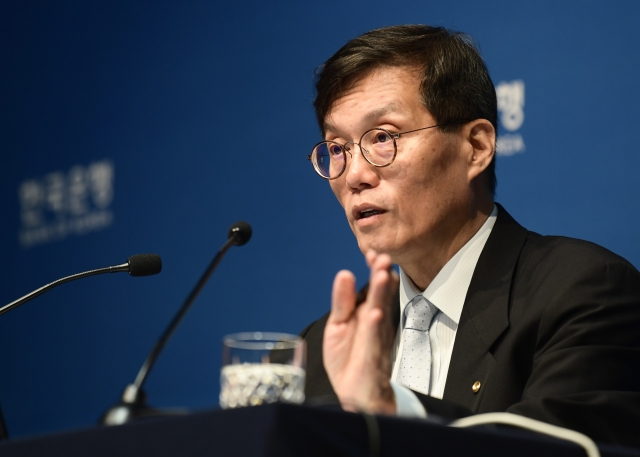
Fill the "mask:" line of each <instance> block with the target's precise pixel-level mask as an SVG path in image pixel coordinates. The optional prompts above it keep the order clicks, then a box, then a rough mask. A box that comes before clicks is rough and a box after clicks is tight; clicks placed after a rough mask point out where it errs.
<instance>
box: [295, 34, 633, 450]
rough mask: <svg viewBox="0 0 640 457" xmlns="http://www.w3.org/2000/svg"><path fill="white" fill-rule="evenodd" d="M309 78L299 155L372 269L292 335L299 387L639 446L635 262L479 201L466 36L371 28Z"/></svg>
mask: <svg viewBox="0 0 640 457" xmlns="http://www.w3.org/2000/svg"><path fill="white" fill-rule="evenodd" d="M316 88H317V97H316V101H315V108H316V114H317V118H318V122H319V124H320V127H321V129H322V133H323V137H324V141H323V142H321V143H319V144H318V145H316V146H315V147H314V149H313V152H312V154H311V155H310V159H311V161H312V163H313V165H314V168H315V169H316V171H317V172H318V174H319V175H320V176H322V177H323V178H326V179H328V180H329V183H330V185H331V188H332V190H333V192H334V193H335V195H336V197H337V198H338V200H339V202H340V204H341V205H342V206H343V207H344V209H345V212H346V216H347V220H348V222H349V224H350V226H351V228H352V230H353V232H354V234H355V236H356V238H357V241H358V245H359V247H360V249H361V250H362V252H363V253H365V255H366V259H367V263H368V265H369V267H370V268H371V276H370V280H369V285H368V293H367V295H366V297H365V296H364V294H363V296H362V297H360V299H358V298H357V295H356V291H355V279H354V277H353V275H352V274H351V273H350V272H347V271H341V272H339V273H338V275H337V276H336V279H335V282H334V287H333V294H332V308H331V313H330V314H329V315H327V316H325V317H324V318H322V319H321V320H319V321H317V322H315V323H313V324H312V325H310V326H309V327H308V328H307V329H305V331H304V332H303V335H304V336H305V338H306V340H307V342H308V348H309V349H308V367H307V396H308V397H310V398H312V397H316V396H327V395H329V396H331V395H336V396H337V398H338V399H339V401H340V402H341V404H342V405H343V407H345V408H346V409H365V410H368V411H371V412H374V413H381V414H384V413H386V414H396V413H398V412H405V411H407V410H411V411H413V412H415V413H416V414H418V415H420V414H421V413H420V410H419V408H417V407H416V403H417V405H418V407H420V404H422V405H424V406H425V407H426V409H427V410H428V411H435V412H439V413H442V414H450V415H454V416H455V415H463V414H465V412H467V413H484V412H492V411H508V412H512V413H515V414H520V415H524V416H528V417H532V418H535V419H539V420H542V421H546V422H549V423H552V424H557V425H560V426H564V427H568V428H571V429H575V430H578V431H581V432H583V433H586V434H587V435H589V436H591V437H592V438H594V439H596V440H599V441H607V442H615V443H622V444H628V445H636V446H640V436H639V435H640V434H636V433H635V427H634V426H633V425H634V423H635V422H636V421H637V420H638V419H639V418H640V376H638V373H639V372H640V369H639V368H637V367H640V273H638V271H637V270H636V269H635V268H634V267H633V266H632V265H631V264H629V263H628V262H627V261H625V260H624V259H622V258H620V257H618V256H616V255H615V254H612V253H611V252H609V251H607V250H605V249H603V248H601V247H599V246H596V245H594V244H591V243H587V242H583V241H579V240H572V239H568V238H561V237H542V236H540V235H538V234H535V233H533V232H529V231H527V230H526V229H524V228H523V227H521V226H520V225H519V224H518V223H517V222H515V221H514V220H513V219H512V218H511V216H510V215H509V214H508V213H507V212H506V211H505V210H504V209H503V208H502V207H500V206H499V205H496V204H494V201H493V195H494V191H495V185H496V179H495V165H494V155H495V144H496V131H497V108H496V97H495V91H494V86H493V83H492V82H491V79H490V78H489V75H488V72H487V70H486V67H485V65H484V63H483V61H482V58H481V57H480V55H479V54H478V52H477V50H476V49H475V47H474V46H473V45H472V43H471V41H470V39H469V38H468V37H466V36H464V35H462V34H457V33H451V32H449V31H447V30H445V29H442V28H432V27H428V26H398V27H389V28H385V29H379V30H374V31H372V32H369V33H366V34H364V35H363V36H361V37H358V38H356V39H354V40H352V41H350V42H349V43H347V44H346V45H345V46H344V47H343V48H341V49H340V50H339V51H338V52H337V53H336V54H335V55H334V56H332V57H331V58H330V59H329V60H328V61H327V62H326V63H325V64H324V65H323V66H322V67H321V69H320V71H319V73H318V76H317V81H316ZM392 263H395V264H397V265H399V267H400V269H401V274H400V277H399V276H398V275H397V274H396V273H395V272H394V271H393V270H392V269H391V265H392ZM398 291H399V292H398ZM424 322H426V324H424ZM403 385H404V387H403ZM406 387H409V388H410V389H407V388H406ZM434 397H435V398H434ZM439 399H442V400H439ZM422 411H423V410H422Z"/></svg>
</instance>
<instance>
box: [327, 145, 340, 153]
mask: <svg viewBox="0 0 640 457" xmlns="http://www.w3.org/2000/svg"><path fill="white" fill-rule="evenodd" d="M329 152H330V153H331V154H332V155H338V154H342V149H341V148H340V146H338V145H337V144H332V145H330V146H329Z"/></svg>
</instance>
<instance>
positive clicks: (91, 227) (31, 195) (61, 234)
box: [18, 159, 114, 248]
mask: <svg viewBox="0 0 640 457" xmlns="http://www.w3.org/2000/svg"><path fill="white" fill-rule="evenodd" d="M113 173H114V171H113V164H112V163H111V162H110V161H109V160H107V159H105V160H102V161H99V162H94V163H91V164H89V165H88V166H83V165H75V166H73V167H71V169H70V170H69V171H68V172H67V173H63V172H61V171H54V172H52V173H49V174H47V175H46V176H44V178H41V179H28V180H26V181H23V182H22V183H20V186H19V187H18V198H19V200H20V219H21V222H22V224H21V228H20V232H19V236H18V238H19V240H20V244H21V245H22V246H23V247H25V248H28V247H32V246H35V245H38V244H45V243H49V242H52V241H58V240H62V239H64V238H66V237H67V236H69V235H84V234H87V233H89V232H93V231H96V230H100V229H103V228H105V227H108V226H109V225H111V223H112V222H113V213H112V212H111V209H109V205H110V204H111V201H112V200H113Z"/></svg>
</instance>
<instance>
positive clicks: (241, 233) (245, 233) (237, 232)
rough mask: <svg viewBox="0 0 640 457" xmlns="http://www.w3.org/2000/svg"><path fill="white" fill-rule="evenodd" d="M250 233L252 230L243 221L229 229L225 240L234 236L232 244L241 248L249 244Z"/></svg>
mask: <svg viewBox="0 0 640 457" xmlns="http://www.w3.org/2000/svg"><path fill="white" fill-rule="evenodd" d="M252 233H253V230H251V226H250V225H249V224H247V223H246V222H245V221H238V222H236V223H235V224H233V225H232V226H231V227H229V232H228V233H227V238H231V237H232V236H235V238H236V240H235V242H234V243H233V244H234V245H236V246H242V245H243V244H247V243H248V242H249V240H250V239H251V234H252Z"/></svg>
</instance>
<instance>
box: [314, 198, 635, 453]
mask: <svg viewBox="0 0 640 457" xmlns="http://www.w3.org/2000/svg"><path fill="white" fill-rule="evenodd" d="M498 209H499V212H498V218H497V220H496V224H495V226H494V228H493V230H492V232H491V235H490V236H489V239H488V240H487V243H486V245H485V247H484V249H483V251H482V254H481V255H480V258H479V259H478V264H477V266H476V269H475V271H474V273H473V277H472V280H471V284H470V285H469V290H468V292H467V296H466V300H465V304H464V308H463V311H462V316H461V318H460V323H459V326H458V331H457V334H456V340H455V344H454V347H453V353H452V357H451V364H450V367H449V372H448V375H447V382H446V385H445V390H444V397H443V401H439V400H436V399H434V398H431V397H426V396H421V395H418V397H419V398H420V399H421V401H422V402H423V403H424V404H425V407H426V408H427V410H428V411H429V410H431V411H435V412H437V413H439V414H444V415H450V416H453V417H459V416H461V415H463V414H464V413H463V412H464V411H465V410H468V411H470V412H471V413H487V412H494V411H508V412H511V413H515V414H520V415H523V416H527V417H531V418H534V419H538V420H541V421H544V422H548V423H551V424H556V425H560V426H563V427H567V428H570V429H573V430H577V431H580V432H582V433H585V434H586V435H588V436H590V437H592V438H593V439H594V440H596V441H601V442H610V443H620V444H626V445H632V446H636V447H640V432H639V431H638V426H639V425H640V273H639V272H638V270H637V269H636V268H634V267H633V266H632V265H631V264H630V263H629V262H627V261H626V260H624V259H623V258H621V257H619V256H617V255H615V254H613V253H611V252H610V251H608V250H606V249H604V248H602V247H600V246H597V245H595V244H592V243H588V242H586V241H580V240H575V239H570V238H564V237H551V236H541V235H538V234H537V233H533V232H529V231H527V230H526V229H524V228H523V227H522V226H520V225H519V224H518V223H517V222H516V221H515V220H514V219H513V218H512V217H511V216H510V215H509V214H508V213H507V212H506V211H505V210H504V208H502V207H501V206H498ZM392 309H393V312H394V320H395V322H396V323H397V322H399V317H400V316H399V310H400V306H399V303H398V296H396V300H395V303H394V304H393V308H392ZM327 317H328V316H324V317H323V318H322V319H320V320H318V321H316V322H314V323H313V324H311V325H310V326H309V327H307V328H306V329H305V330H304V331H303V333H302V335H303V336H304V337H305V339H306V340H307V344H308V363H307V387H306V394H307V397H308V398H314V397H325V398H326V397H329V398H330V397H333V398H335V393H334V392H333V389H332V387H331V384H330V383H329V379H328V377H327V374H326V372H325V370H324V366H323V361H322V338H323V333H324V326H325V324H326V320H327ZM476 381H479V382H480V383H481V387H480V389H479V390H478V392H477V393H476V392H474V391H473V389H472V386H473V384H474V383H475V382H476Z"/></svg>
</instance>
